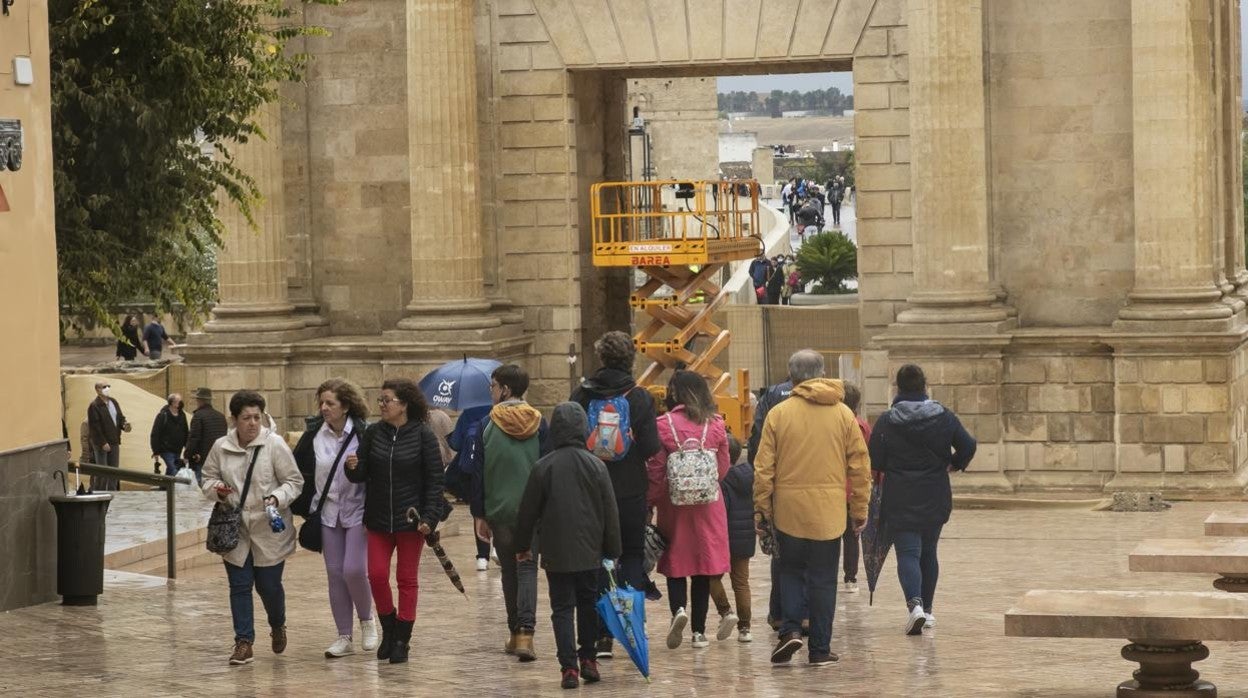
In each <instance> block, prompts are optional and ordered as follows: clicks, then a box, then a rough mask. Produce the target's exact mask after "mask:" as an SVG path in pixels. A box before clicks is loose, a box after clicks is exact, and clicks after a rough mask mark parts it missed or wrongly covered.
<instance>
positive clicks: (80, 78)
mask: <svg viewBox="0 0 1248 698" xmlns="http://www.w3.org/2000/svg"><path fill="white" fill-rule="evenodd" d="M304 2H315V3H317V4H323V5H336V4H338V2H339V0H304ZM48 10H49V20H50V34H51V36H50V38H51V53H52V57H51V59H52V75H51V84H52V144H53V166H54V177H55V192H56V194H55V198H56V238H57V252H58V254H57V259H58V267H59V269H58V273H59V281H60V294H61V303H62V306H63V307H65V308H67V309H68V311H69V313H68V316H70V317H73V316H84V317H86V318H88V320H90V321H94V322H96V323H100V324H104V325H108V326H111V327H113V329H114V331H115V332H116V331H117V329H118V328H117V320H116V318H115V317H114V316H113V314H112V311H111V308H112V307H113V306H115V305H118V304H122V303H127V302H134V301H136V300H147V301H154V302H155V304H156V308H157V311H158V312H159V311H164V310H170V309H172V308H173V307H175V306H178V305H181V306H183V307H185V308H186V309H188V310H189V311H191V312H192V313H202V312H203V311H204V310H206V308H207V306H208V305H209V303H210V302H211V301H212V299H213V297H214V296H215V293H216V287H215V278H214V276H215V274H214V270H213V261H212V260H213V258H212V250H213V248H214V247H216V246H217V245H219V244H220V241H221V233H222V225H221V223H220V221H219V220H218V219H217V216H216V209H217V205H218V202H219V199H218V194H219V193H220V194H221V199H220V203H221V205H229V206H237V207H238V208H239V209H240V210H241V211H242V212H243V213H244V214H245V215H246V216H247V218H248V220H250V219H251V212H252V209H253V207H254V206H255V205H256V203H258V200H259V192H258V190H257V189H256V186H255V182H254V181H253V180H252V179H251V177H249V176H248V175H247V174H246V173H244V172H242V171H241V170H239V169H238V168H237V167H235V166H234V164H233V159H232V156H231V153H230V144H232V143H233V142H235V141H237V142H246V141H247V140H248V139H250V138H264V137H265V134H263V133H261V132H260V130H259V129H258V128H257V127H256V124H255V122H254V120H253V117H254V115H255V113H256V110H257V109H258V108H259V107H261V106H262V105H264V104H266V103H268V102H272V101H274V100H276V99H277V98H278V86H279V84H280V83H281V82H283V81H290V80H299V79H301V77H302V74H303V68H304V66H305V65H306V63H307V60H308V57H307V56H306V55H304V54H298V53H287V52H286V51H285V50H284V49H285V47H286V45H287V43H288V42H289V41H290V40H291V39H294V38H296V37H298V36H303V35H309V34H324V33H325V32H324V31H323V30H320V29H316V28H308V27H304V26H301V24H300V23H299V22H298V20H297V18H296V17H295V16H294V15H295V11H294V10H291V9H288V8H286V7H285V6H284V4H283V2H282V0H51V1H50V2H49V3H48ZM209 148H215V151H216V156H215V157H213V156H211V155H207V154H205V153H206V152H210V151H209Z"/></svg>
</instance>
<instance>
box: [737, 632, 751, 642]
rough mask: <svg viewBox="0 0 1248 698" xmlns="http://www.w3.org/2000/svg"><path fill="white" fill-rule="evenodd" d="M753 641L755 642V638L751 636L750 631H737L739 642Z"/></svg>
mask: <svg viewBox="0 0 1248 698" xmlns="http://www.w3.org/2000/svg"><path fill="white" fill-rule="evenodd" d="M753 641H754V637H753V636H751V635H750V631H748V630H738V631H737V642H753Z"/></svg>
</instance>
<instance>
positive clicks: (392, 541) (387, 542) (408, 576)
mask: <svg viewBox="0 0 1248 698" xmlns="http://www.w3.org/2000/svg"><path fill="white" fill-rule="evenodd" d="M395 548H398V549H399V563H398V566H397V568H396V570H395V575H394V576H395V577H396V578H397V581H398V587H399V608H398V617H399V620H403V621H414V620H416V595H417V593H418V592H419V591H420V578H419V572H420V554H421V552H423V551H424V549H425V537H424V536H423V535H421V534H420V533H418V532H416V531H400V532H399V533H378V532H377V531H369V532H368V586H369V587H370V588H371V589H372V590H373V603H375V604H377V612H378V613H380V614H381V615H383V616H385V615H389V614H391V613H394V612H395V608H394V597H393V596H391V594H390V558H391V556H393V555H394V549H395Z"/></svg>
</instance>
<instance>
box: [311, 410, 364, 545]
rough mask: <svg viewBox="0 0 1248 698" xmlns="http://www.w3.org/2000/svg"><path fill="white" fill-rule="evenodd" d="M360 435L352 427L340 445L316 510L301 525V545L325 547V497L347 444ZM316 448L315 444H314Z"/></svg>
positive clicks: (314, 477) (327, 494)
mask: <svg viewBox="0 0 1248 698" xmlns="http://www.w3.org/2000/svg"><path fill="white" fill-rule="evenodd" d="M357 436H358V432H356V431H355V430H354V429H352V431H351V434H350V435H349V436H347V438H346V439H345V440H343V442H342V446H340V447H338V456H337V457H335V458H334V464H333V465H332V466H330V468H329V475H328V476H327V477H326V478H325V489H323V490H321V498H320V500H319V501H317V503H316V511H313V512H309V513H308V515H307V516H305V517H304V518H303V525H302V526H300V527H299V545H301V546H303V547H304V548H305V549H307V550H311V551H312V552H314V553H319V552H321V550H322V549H323V548H324V547H325V544H324V542H323V541H322V538H321V536H322V534H323V532H322V531H321V509H323V508H324V507H325V498H326V497H328V496H329V488H331V487H333V486H334V475H336V474H337V473H338V464H339V463H341V462H342V454H344V453H346V452H347V446H348V445H349V444H350V443H351V439H354V438H356V437H357ZM313 448H314V449H315V446H313ZM312 479H313V481H315V480H316V470H313V471H312Z"/></svg>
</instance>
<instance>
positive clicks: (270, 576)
mask: <svg viewBox="0 0 1248 698" xmlns="http://www.w3.org/2000/svg"><path fill="white" fill-rule="evenodd" d="M285 567H286V563H285V562H284V561H283V562H279V563H277V564H276V565H273V566H271V567H256V566H255V565H254V564H252V559H251V555H250V554H248V555H247V561H246V562H244V563H243V566H242V567H236V566H234V565H231V564H230V563H228V562H227V563H225V576H226V577H227V578H228V579H229V581H230V615H231V616H232V617H233V618H234V641H235V642H237V641H239V640H246V641H248V642H255V641H256V621H255V611H254V606H253V602H252V598H251V589H252V587H253V586H254V587H255V589H256V592H257V593H259V594H260V601H261V602H262V603H263V604H264V611H265V613H266V614H268V617H269V627H270V628H274V629H276V628H280V627H282V626H284V625H286V590H285V589H283V588H282V570H283V569H285Z"/></svg>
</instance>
